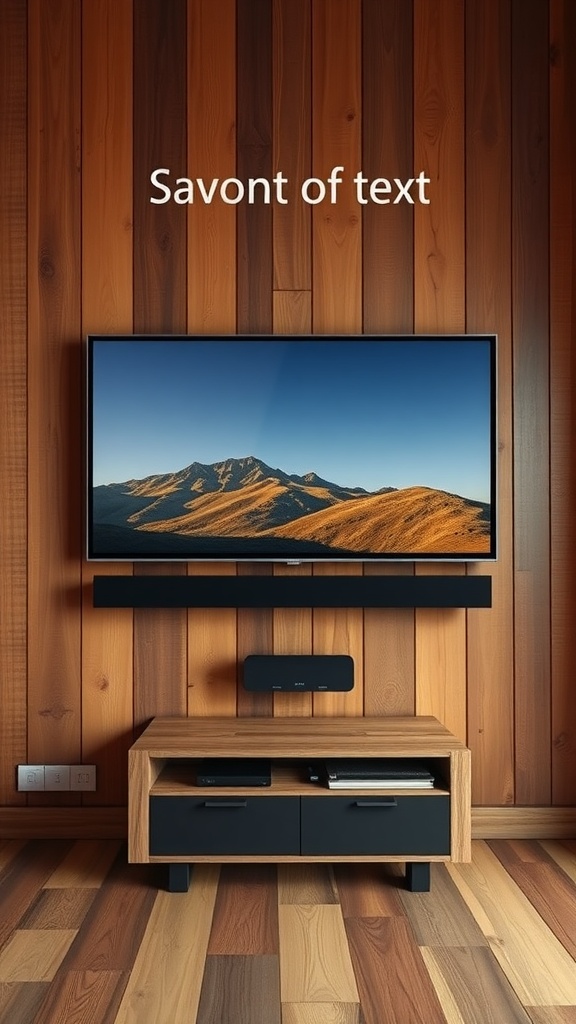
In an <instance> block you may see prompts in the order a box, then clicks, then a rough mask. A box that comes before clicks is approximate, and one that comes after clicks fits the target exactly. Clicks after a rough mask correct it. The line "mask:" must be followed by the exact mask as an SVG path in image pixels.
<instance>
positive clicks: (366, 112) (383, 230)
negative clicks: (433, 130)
mask: <svg viewBox="0 0 576 1024" xmlns="http://www.w3.org/2000/svg"><path fill="white" fill-rule="evenodd" d="M412 32H413V13H412V4H410V3H406V2H405V0H364V3H363V5H362V170H363V173H364V176H365V177H367V178H368V179H369V180H370V181H373V180H374V178H380V177H383V176H384V177H389V176H392V175H394V176H395V177H398V178H400V179H401V180H402V181H403V182H405V181H407V180H408V179H409V178H412V177H414V172H415V168H414V159H413V138H412V121H411V118H410V117H408V116H407V111H410V110H412V103H413V78H412V60H413V52H412ZM366 188H367V186H365V189H366ZM413 229H414V217H413V207H412V206H410V205H409V204H408V203H398V204H394V203H387V204H386V205H379V204H378V203H374V202H368V203H367V204H366V205H364V206H362V252H363V265H362V280H363V300H364V302H363V307H364V331H365V333H366V334H379V333H382V332H387V333H395V332H399V333H403V334H409V333H410V332H411V331H412V326H413V322H414V314H413V281H414V242H413Z"/></svg>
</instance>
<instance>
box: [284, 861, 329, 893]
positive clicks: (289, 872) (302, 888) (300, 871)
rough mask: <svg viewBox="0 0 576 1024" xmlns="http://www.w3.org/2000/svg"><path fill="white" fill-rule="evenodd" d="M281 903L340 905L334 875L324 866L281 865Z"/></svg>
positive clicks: (327, 866)
mask: <svg viewBox="0 0 576 1024" xmlns="http://www.w3.org/2000/svg"><path fill="white" fill-rule="evenodd" d="M278 902H279V903H338V892H337V889H336V884H335V881H334V874H333V872H332V869H331V867H330V866H329V865H327V864H326V865H324V864H279V865H278Z"/></svg>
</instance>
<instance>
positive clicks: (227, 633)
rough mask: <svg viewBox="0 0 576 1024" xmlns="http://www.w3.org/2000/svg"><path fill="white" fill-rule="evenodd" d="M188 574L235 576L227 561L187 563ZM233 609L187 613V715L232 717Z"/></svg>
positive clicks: (234, 667)
mask: <svg viewBox="0 0 576 1024" xmlns="http://www.w3.org/2000/svg"><path fill="white" fill-rule="evenodd" d="M188 574H189V575H190V576H192V575H194V576H196V575H203V574H206V575H214V576H235V575H236V566H235V565H233V564H232V563H231V562H219V563H215V564H214V565H212V564H210V563H208V564H207V563H205V562H199V563H197V564H194V563H192V562H191V563H190V564H189V566H188ZM236 615H237V613H236V610H235V609H234V608H190V609H189V611H188V703H187V713H188V715H190V716H191V717H192V716H194V717H195V716H197V715H204V716H206V715H224V716H228V715H232V716H234V715H235V714H236V678H237V648H236Z"/></svg>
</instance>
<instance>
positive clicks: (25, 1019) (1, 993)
mask: <svg viewBox="0 0 576 1024" xmlns="http://www.w3.org/2000/svg"><path fill="white" fill-rule="evenodd" d="M49 988H50V985H49V983H48V982H42V981H21V982H18V981H3V982H0V1024H30V1022H31V1021H33V1020H34V1019H35V1016H36V1013H37V1011H38V1008H39V1007H40V1004H41V1003H42V1000H43V999H44V997H45V995H46V993H47V991H48V990H49Z"/></svg>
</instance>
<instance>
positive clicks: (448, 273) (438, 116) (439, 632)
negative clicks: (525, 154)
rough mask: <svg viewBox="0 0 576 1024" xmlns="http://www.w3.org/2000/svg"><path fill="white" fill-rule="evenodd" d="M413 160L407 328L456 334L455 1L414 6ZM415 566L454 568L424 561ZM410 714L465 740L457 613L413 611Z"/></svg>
mask: <svg viewBox="0 0 576 1024" xmlns="http://www.w3.org/2000/svg"><path fill="white" fill-rule="evenodd" d="M414 165H415V167H416V168H418V171H419V172H420V170H423V171H424V172H425V174H426V177H427V178H429V179H430V184H429V186H428V196H429V198H430V203H429V204H427V205H425V204H424V205H418V206H416V207H415V210H414V264H415V266H416V267H418V268H419V273H418V275H417V277H416V279H415V291H414V327H415V329H416V330H417V331H421V332H425V333H430V334H437V333H440V334H441V333H443V332H446V333H455V332H459V331H462V330H463V329H464V326H465V279H464V6H463V3H462V0H453V2H452V0H450V2H448V0H429V2H428V0H426V2H423V0H416V2H415V5H414ZM417 571H418V572H422V573H424V574H429V573H442V572H447V571H449V572H452V573H453V572H454V571H455V569H454V566H449V567H442V566H437V565H436V566H434V565H431V564H427V565H424V566H418V568H417ZM416 712H417V714H433V715H436V716H437V717H438V718H440V720H441V721H443V722H444V724H446V725H447V726H448V728H450V729H452V730H453V731H454V732H455V734H456V735H457V736H459V737H460V738H461V739H463V740H465V739H466V616H465V613H464V612H461V611H458V612H452V611H451V612H448V613H445V612H444V613H443V612H440V611H436V610H434V609H424V610H417V611H416ZM447 717H448V719H449V720H448V721H446V718H447Z"/></svg>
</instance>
